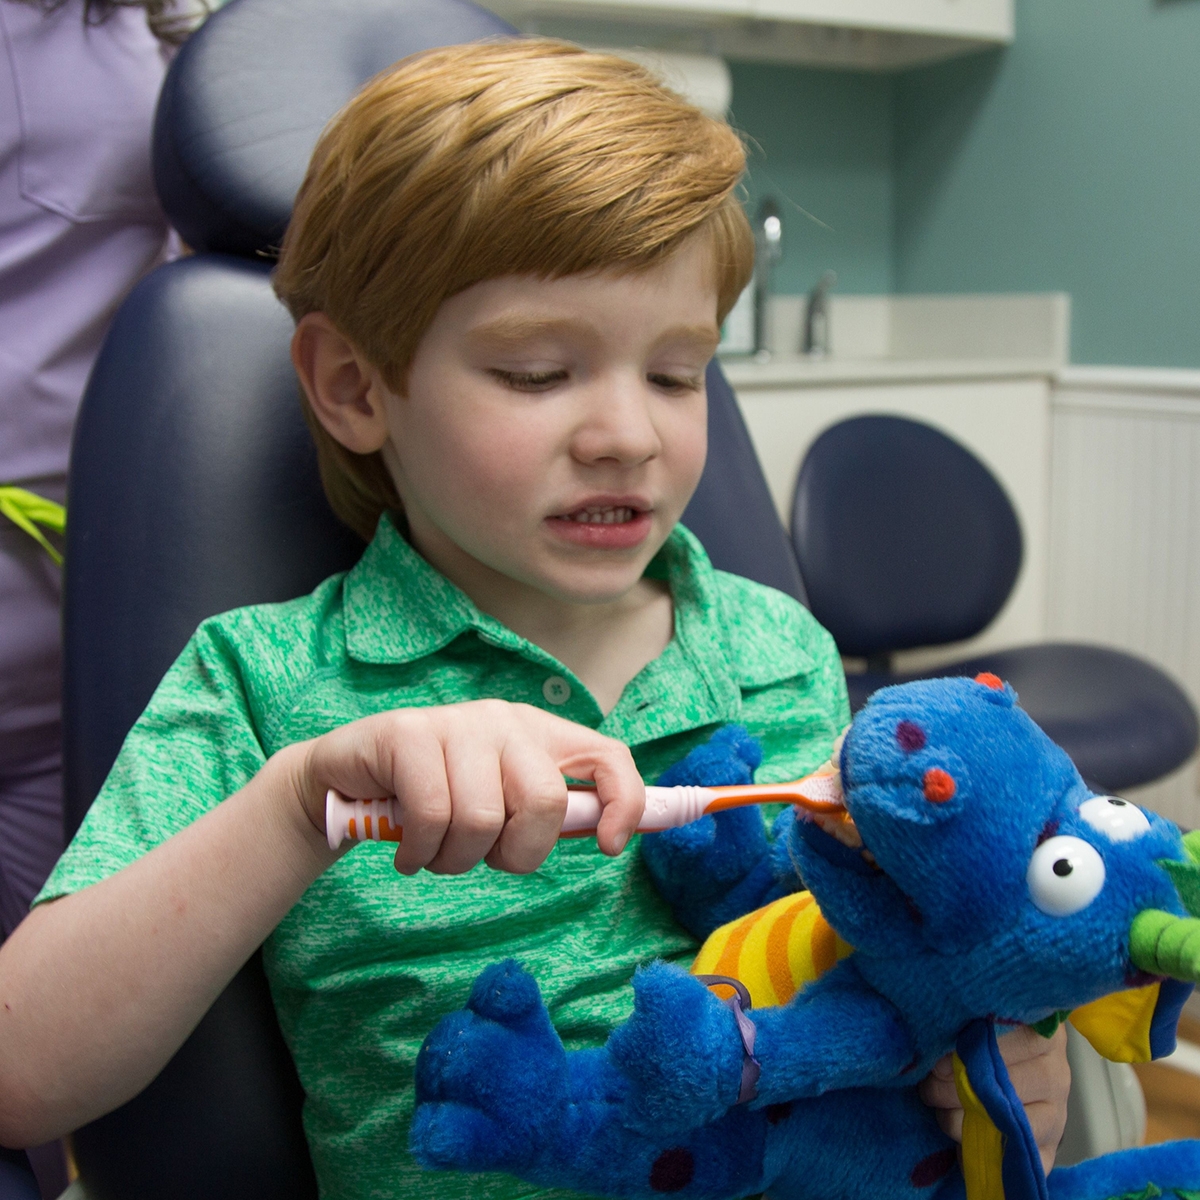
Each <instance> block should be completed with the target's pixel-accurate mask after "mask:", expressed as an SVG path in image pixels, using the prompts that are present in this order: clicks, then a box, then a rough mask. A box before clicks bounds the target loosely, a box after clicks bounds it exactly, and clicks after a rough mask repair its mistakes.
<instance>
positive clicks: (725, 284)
mask: <svg viewBox="0 0 1200 1200" xmlns="http://www.w3.org/2000/svg"><path fill="white" fill-rule="evenodd" d="M743 165H744V163H743V155H742V150H741V146H740V144H739V143H738V140H737V138H736V137H735V136H734V135H733V134H732V133H731V132H730V131H729V130H728V129H727V128H726V127H725V126H724V125H722V124H720V123H719V122H715V121H712V120H710V119H709V118H706V117H704V116H703V115H702V114H701V113H699V112H698V111H697V110H695V109H694V108H691V107H690V106H689V105H687V104H685V103H684V102H683V101H681V100H680V99H679V98H678V97H676V96H674V95H673V94H672V93H670V92H668V91H666V90H665V89H664V88H662V87H660V86H659V85H658V84H656V83H655V82H654V81H653V80H652V79H651V78H650V77H649V76H648V75H646V74H645V73H644V72H643V71H642V70H641V69H640V68H638V67H635V66H632V65H631V64H629V63H626V62H624V61H622V60H619V59H615V58H611V57H607V56H602V55H593V54H587V53H584V52H582V51H579V50H576V49H573V48H571V47H567V46H564V45H559V44H556V43H549V42H539V41H523V42H512V43H501V44H495V45H477V46H468V47H455V48H450V49H446V50H438V51H432V52H429V53H427V54H424V55H421V56H417V57H415V58H413V59H409V60H406V61H405V62H403V63H401V64H399V65H398V66H397V67H396V68H393V69H392V70H391V71H389V72H386V73H385V74H384V75H382V76H380V77H379V78H377V79H376V80H375V81H373V82H372V83H371V84H369V85H368V86H367V87H366V89H364V91H363V92H362V93H361V94H360V95H359V96H358V97H357V98H356V99H355V100H353V101H352V102H351V103H350V105H348V106H347V108H346V109H345V110H344V111H343V112H342V113H341V114H340V115H339V116H338V117H337V118H335V120H334V121H333V123H332V124H331V126H330V128H329V129H328V130H327V132H326V134H325V135H324V137H323V138H322V141H321V143H320V145H319V146H318V149H317V152H316V154H315V156H314V161H313V164H312V167H311V168H310V171H309V174H308V178H307V179H306V181H305V184H304V187H303V189H302V191H301V194H300V197H299V199H298V202H297V206H296V211H295V215H294V217H293V220H292V223H291V226H290V228H289V231H288V235H287V238H286V241H285V244H284V247H283V252H282V255H281V259H280V264H279V268H278V272H277V275H276V286H277V290H278V291H279V293H280V295H281V296H282V297H283V299H284V300H285V302H286V303H287V304H288V306H289V307H290V309H291V310H292V312H293V314H294V315H295V317H296V319H297V328H296V336H295V340H294V343H293V351H294V353H293V358H294V361H295V364H296V368H297V371H298V373H299V376H300V379H301V382H302V384H303V388H304V393H305V396H306V400H307V407H306V412H307V413H308V416H309V420H310V423H311V424H312V428H313V432H314V435H315V436H316V438H317V443H318V447H319V450H320V456H321V468H322V478H323V480H324V482H325V486H326V489H327V491H328V493H329V496H330V499H331V501H332V502H333V504H334V506H335V508H336V509H337V511H338V512H339V513H340V514H341V515H342V517H343V518H344V519H345V520H346V521H347V522H348V523H349V524H351V525H352V526H353V527H354V528H356V529H358V530H359V531H360V532H362V533H363V535H364V537H373V540H372V542H371V545H370V547H369V548H368V550H367V551H366V554H365V555H364V557H363V559H362V561H361V562H360V563H359V564H358V566H356V567H355V568H354V569H353V570H352V571H350V572H349V573H347V574H346V575H344V576H337V577H334V578H333V579H330V580H328V581H327V582H326V583H324V584H322V585H321V587H319V588H318V589H317V590H316V592H314V593H313V595H312V596H309V597H305V598H303V599H301V600H297V601H293V602H291V603H289V604H282V605H268V606H262V607H258V608H252V609H243V610H239V611H236V612H233V613H227V614H225V615H223V616H221V617H217V618H214V619H212V620H210V621H207V622H205V623H204V625H202V626H201V628H200V630H199V631H198V632H197V634H196V635H195V637H194V638H193V639H192V641H191V643H190V644H189V645H188V647H187V648H186V649H185V651H184V652H183V654H182V655H181V656H180V659H179V661H178V662H177V663H176V664H175V666H174V667H173V668H172V669H171V671H170V672H169V673H168V675H167V677H166V678H165V679H164V681H163V683H162V685H161V686H160V688H159V690H158V691H157V693H156V694H155V697H154V699H153V700H152V701H151V704H150V706H149V708H148V709H147V711H146V713H145V714H144V715H143V717H142V718H141V720H140V721H139V722H138V724H137V726H136V727H135V729H134V730H133V731H132V733H131V734H130V736H129V738H128V740H127V742H126V744H125V747H124V748H123V750H122V752H121V756H120V758H119V759H118V761H117V764H116V766H115V767H114V769H113V772H112V774H111V776H110V777H109V780H108V782H107V783H106V785H105V787H104V789H103V791H102V793H101V795H100V797H99V798H98V799H97V801H96V803H95V805H94V806H93V808H92V811H91V813H90V814H89V817H88V819H87V821H86V822H85V824H84V826H83V828H82V829H81V830H80V832H79V834H78V836H77V837H76V839H75V841H74V842H73V843H72V846H71V847H70V848H69V849H68V851H67V853H66V854H65V855H64V857H63V859H62V860H61V862H60V864H59V866H58V867H57V869H56V871H55V873H54V875H53V876H52V878H51V880H50V881H49V883H48V884H47V887H46V889H45V891H44V892H43V893H42V896H41V897H40V904H39V906H38V907H37V908H35V910H34V911H33V912H32V914H31V915H30V916H29V918H28V919H27V920H26V921H25V922H24V924H23V925H22V926H21V927H20V928H19V929H18V931H17V933H16V934H15V935H14V936H13V938H11V939H10V941H9V943H8V944H7V945H5V947H4V948H3V951H2V952H0V999H2V1000H3V1002H4V1003H3V1007H2V1008H0V1141H14V1142H20V1143H23V1144H25V1143H29V1142H38V1141H44V1140H46V1139H47V1138H49V1137H53V1136H56V1135H58V1134H60V1133H62V1132H63V1131H65V1130H69V1129H71V1128H74V1127H75V1126H77V1125H78V1124H80V1123H82V1122H84V1121H87V1120H89V1119H91V1118H93V1117H95V1116H97V1115H99V1114H100V1113H102V1112H104V1111H106V1110H108V1109H110V1108H112V1107H113V1106H115V1105H117V1104H119V1103H120V1102H122V1101H123V1100H125V1099H126V1098H128V1097H129V1096H131V1095H133V1094H134V1093H136V1092H137V1091H138V1090H139V1089H140V1088H141V1087H143V1086H144V1085H145V1083H146V1082H148V1080H149V1079H150V1078H152V1077H153V1075H154V1074H155V1073H156V1072H157V1071H158V1070H159V1069H160V1067H161V1066H162V1064H163V1063H164V1062H165V1061H166V1060H167V1058H168V1057H169V1056H170V1055H171V1054H172V1053H173V1052H174V1050H175V1049H176V1048H177V1047H178V1045H179V1044H180V1042H181V1041H182V1040H183V1039H184V1038H185V1037H186V1036H187V1034H188V1032H189V1031H190V1029H191V1028H192V1027H193V1026H194V1025H195V1023H196V1021H197V1020H198V1019H199V1017H200V1016H201V1015H202V1014H203V1012H204V1011H205V1010H206V1008H207V1007H208V1005H209V1004H210V1003H211V1002H212V1000H213V999H214V998H215V996H216V995H217V994H218V993H219V992H220V990H221V989H222V987H224V985H225V983H226V982H227V981H228V980H229V979H230V977H231V976H232V975H233V974H234V972H235V971H236V970H237V969H238V967H239V966H240V964H241V963H242V962H244V961H245V959H246V958H247V956H248V955H249V954H250V953H252V951H253V950H254V948H255V947H256V946H257V945H258V944H259V943H260V942H262V941H263V940H264V939H266V947H265V961H266V966H267V971H268V974H269V977H270V980H271V986H272V991H273V995H274V998H275V1003H276V1006H277V1009H278V1012H279V1017H280V1022H281V1024H282V1027H283V1030H284V1034H285V1036H286V1038H287V1040H288V1043H289V1045H290V1047H291V1050H292V1053H293V1055H294V1057H295V1060H296V1063H297V1067H298V1069H299V1072H300V1076H301V1079H302V1082H303V1084H304V1087H305V1091H306V1093H307V1104H306V1111H305V1121H306V1128H307V1132H308V1136H309V1141H310V1145H311V1148H312V1153H313V1159H314V1162H315V1165H316V1168H317V1174H318V1177H319V1180H320V1183H321V1189H322V1194H323V1195H324V1196H327V1197H347V1198H349V1197H366V1196H373V1195H375V1196H379V1195H408V1194H415V1192H416V1190H417V1189H418V1188H420V1189H435V1190H436V1194H438V1195H443V1196H464V1197H465V1196H467V1195H470V1196H480V1195H485V1196H502V1195H503V1196H509V1195H517V1194H527V1189H524V1188H522V1187H521V1186H520V1185H517V1184H515V1183H514V1182H512V1181H506V1180H504V1179H502V1178H491V1177H488V1178H486V1179H483V1180H479V1179H470V1178H467V1177H458V1178H455V1177H437V1178H436V1179H435V1178H432V1177H428V1176H420V1175H419V1174H418V1172H417V1170H416V1168H415V1166H414V1164H413V1163H412V1161H411V1159H410V1158H409V1157H408V1154H407V1151H406V1149H405V1145H406V1125H407V1120H408V1117H409V1115H410V1112H411V1078H412V1065H413V1061H414V1058H415V1055H416V1051H417V1048H418V1046H419V1045H420V1042H421V1039H422V1038H423V1036H424V1035H425V1034H426V1033H427V1032H428V1031H429V1030H430V1029H431V1028H432V1027H433V1025H434V1024H435V1023H436V1021H437V1019H438V1018H439V1017H440V1016H441V1015H442V1014H444V1013H446V1012H448V1011H450V1010H452V1009H454V1008H457V1007H460V1006H461V1005H462V1003H463V1001H464V999H465V997H466V995H467V991H468V988H469V986H470V982H471V980H472V979H473V978H474V976H475V975H476V974H477V973H478V972H479V971H480V970H481V969H482V968H483V967H484V966H486V965H487V964H489V963H491V962H494V961H496V960H497V959H499V958H503V957H505V956H508V955H512V956H515V957H517V958H520V959H522V960H523V961H524V962H525V963H526V964H527V965H528V966H529V967H530V969H531V970H532V971H533V972H534V974H535V975H536V976H537V977H538V979H539V981H540V982H541V983H542V985H543V988H544V992H545V995H546V997H547V1000H548V1003H549V1004H550V1006H551V1009H552V1011H553V1012H554V1016H555V1021H556V1024H557V1025H558V1027H559V1029H560V1030H561V1031H562V1033H563V1035H564V1037H565V1038H566V1039H567V1041H568V1043H569V1044H572V1045H583V1044H596V1043H598V1042H600V1041H601V1040H602V1039H603V1038H604V1037H605V1035H606V1034H607V1032H608V1030H609V1029H610V1028H611V1027H612V1025H613V1024H614V1023H615V1022H616V1021H618V1020H619V1019H621V1018H622V1017H624V1016H625V1015H626V1014H627V1011H628V999H627V996H628V992H627V989H626V984H627V981H628V979H629V977H630V975H631V973H632V971H633V969H634V967H635V966H636V965H637V964H638V963H641V962H644V961H646V960H648V959H650V958H653V957H655V956H662V957H667V958H678V957H683V956H687V955H688V954H689V952H690V951H691V950H692V948H693V945H692V943H691V942H690V941H689V939H688V938H687V937H686V936H685V935H684V934H683V933H682V931H681V930H680V929H679V928H678V927H677V926H676V925H675V924H674V922H673V921H672V920H671V918H670V915H669V913H668V912H667V910H666V908H665V906H664V905H663V904H662V903H661V901H660V900H659V899H658V898H657V897H656V896H655V895H654V894H653V892H652V890H651V888H650V886H649V883H648V881H647V878H646V876H645V873H644V869H643V868H642V866H641V865H640V861H639V859H638V857H637V856H636V855H633V854H629V853H625V854H622V853H621V851H622V849H623V847H624V846H625V844H626V842H627V841H628V838H629V836H630V834H631V832H632V831H633V829H634V828H635V827H636V824H637V821H638V818H639V816H640V812H641V805H642V802H643V799H644V796H643V793H642V785H641V780H640V778H639V774H640V776H641V777H650V778H653V777H655V776H656V775H658V774H659V773H660V772H661V771H662V770H663V769H664V768H665V767H666V766H667V765H669V764H670V763H672V762H674V761H676V760H678V759H679V758H680V757H682V756H683V755H684V754H685V753H686V752H687V751H688V750H689V749H691V748H692V747H693V746H695V745H696V744H698V743H699V742H700V741H702V740H704V739H705V738H706V737H708V736H709V734H711V732H712V731H713V730H714V729H715V728H717V727H719V726H721V725H722V724H725V723H727V722H729V721H740V722H742V723H743V724H745V725H747V726H748V727H749V729H750V730H751V732H752V733H754V734H755V736H757V737H758V738H760V739H761V741H762V742H763V746H764V750H765V760H764V765H763V767H762V769H761V771H760V778H763V779H775V780H779V779H785V778H794V777H795V776H797V775H798V774H800V773H802V772H804V771H806V770H808V769H811V768H812V767H815V766H816V765H817V764H818V763H819V762H821V761H822V759H823V758H824V757H825V756H826V755H827V754H828V752H829V747H830V743H831V741H832V739H833V737H834V735H835V734H836V733H837V732H838V730H839V729H840V728H841V727H842V726H843V725H844V723H845V721H846V720H847V707H846V698H845V690H844V682H843V679H842V674H841V667H840V663H839V661H838V658H837V654H836V650H835V648H834V646H833V644H832V642H831V640H830V638H829V637H828V635H827V634H825V633H824V632H823V631H822V630H821V629H820V628H819V627H817V626H816V624H815V623H814V622H813V620H812V618H811V617H810V616H809V615H808V614H807V613H806V612H805V611H804V609H802V608H801V607H800V606H799V605H798V604H795V603H794V602H793V601H792V600H790V599H788V598H786V597H784V596H782V595H780V594H779V593H776V592H773V591H771V590H770V589H767V588H763V587H760V586H757V585H755V584H752V583H749V582H747V581H745V580H741V579H737V578H735V577H733V576H728V575H723V574H721V573H719V572H715V571H713V569H712V568H711V566H710V565H709V563H708V561H707V559H706V558H705V556H704V553H703V551H702V549H701V548H700V546H699V544H698V543H697V542H696V541H695V540H694V539H693V538H692V537H691V536H690V535H689V534H688V533H687V532H686V531H684V530H683V529H681V528H679V527H678V526H677V524H676V523H677V521H678V518H679V516H680V514H681V513H682V511H683V509H684V506H685V505H686V503H687V500H688V498H689V497H690V495H691V493H692V490H693V489H694V487H695V485H696V482H697V480H698V479H699V476H700V472H701V469H702V467H703V463H704V455H705V397H704V382H703V381H704V368H705V365H706V363H707V362H708V359H709V358H710V357H711V355H712V353H713V350H714V348H715V346H716V343H717V337H718V328H719V323H720V321H721V319H722V318H723V317H724V315H725V313H726V312H728V310H729V308H730V307H731V305H732V304H733V301H734V299H735V297H736V296H737V295H738V293H739V291H740V290H741V288H742V287H743V286H744V284H745V283H746V280H747V278H748V276H749V273H750V269H751V259H752V242H751V237H750V233H749V230H748V227H747V224H746V221H745V218H744V216H743V214H742V212H741V208H740V206H739V204H738V202H737V199H736V197H735V195H734V188H735V186H736V184H737V181H738V179H739V177H740V174H741V172H742V169H743ZM627 747H628V748H627ZM564 776H572V777H580V778H586V779H594V780H595V781H596V784H597V786H598V789H599V794H600V798H601V800H602V802H603V803H604V805H605V808H604V815H603V818H602V820H601V825H600V831H599V835H598V838H597V841H596V842H592V841H570V842H564V843H558V842H557V841H556V838H557V834H558V830H559V826H560V824H561V820H562V815H563V811H564V806H565V784H564ZM329 787H336V788H339V789H340V790H341V791H342V792H344V793H346V794H347V795H350V796H355V797H369V796H377V795H384V794H394V795H396V796H398V797H399V800H400V803H401V806H402V812H403V824H404V840H403V842H402V843H401V844H400V846H399V848H398V849H397V850H396V853H395V866H396V868H397V870H396V871H393V870H392V869H391V867H390V864H389V863H388V861H387V859H386V858H385V857H384V856H385V855H386V854H390V851H389V850H386V849H385V848H384V847H383V846H382V845H379V844H368V845H365V846H362V847H358V848H356V849H354V850H353V851H351V852H349V853H345V852H343V853H333V852H331V851H329V849H328V848H327V846H326V844H325V836H324V829H323V803H324V796H325V792H326V789H327V788H329ZM481 863H486V864H487V865H488V866H490V867H493V868H497V870H495V871H487V870H485V869H484V868H483V867H482V866H481V865H480V864H481ZM421 868H425V870H424V871H421ZM397 872H399V873H397ZM1032 1070H1033V1076H1031V1078H1032V1077H1036V1078H1035V1079H1034V1083H1035V1085H1036V1086H1034V1088H1033V1090H1034V1091H1036V1090H1037V1089H1038V1088H1042V1090H1043V1091H1044V1090H1045V1088H1044V1086H1043V1085H1044V1084H1045V1080H1046V1079H1047V1078H1050V1077H1051V1076H1053V1077H1055V1078H1058V1077H1060V1076H1061V1071H1060V1072H1058V1074H1057V1075H1056V1074H1055V1070H1050V1069H1048V1068H1046V1067H1045V1066H1044V1065H1042V1064H1040V1062H1039V1063H1036V1064H1035V1066H1034V1068H1032ZM1017 1079H1018V1086H1021V1077H1020V1072H1018V1073H1017ZM1033 1098H1034V1099H1037V1100H1040V1099H1042V1097H1041V1096H1040V1095H1038V1096H1034V1097H1033Z"/></svg>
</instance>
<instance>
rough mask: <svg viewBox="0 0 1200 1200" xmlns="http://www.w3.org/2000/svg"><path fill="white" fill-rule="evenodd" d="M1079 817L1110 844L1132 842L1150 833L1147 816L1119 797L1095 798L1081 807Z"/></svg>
mask: <svg viewBox="0 0 1200 1200" xmlns="http://www.w3.org/2000/svg"><path fill="white" fill-rule="evenodd" d="M1079 815H1080V816H1081V817H1082V818H1083V819H1084V820H1085V821H1086V822H1087V823H1088V824H1089V825H1090V826H1091V827H1092V828H1093V829H1094V830H1095V831H1096V832H1097V833H1102V834H1104V836H1105V837H1106V838H1108V840H1109V841H1110V842H1131V841H1133V839H1134V838H1137V837H1141V836H1142V834H1143V833H1149V832H1150V822H1149V821H1148V820H1147V819H1146V814H1145V813H1144V812H1142V810H1141V809H1140V808H1138V806H1137V805H1136V804H1130V803H1129V801H1128V800H1122V799H1121V798H1120V797H1119V796H1093V797H1092V798H1091V799H1090V800H1085V801H1084V802H1083V803H1082V804H1081V805H1080V806H1079Z"/></svg>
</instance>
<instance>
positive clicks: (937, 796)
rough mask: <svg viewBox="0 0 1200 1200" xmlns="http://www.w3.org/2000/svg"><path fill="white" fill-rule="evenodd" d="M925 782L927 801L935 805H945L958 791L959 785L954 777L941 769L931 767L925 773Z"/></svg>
mask: <svg viewBox="0 0 1200 1200" xmlns="http://www.w3.org/2000/svg"><path fill="white" fill-rule="evenodd" d="M923 782H924V785H925V799H926V800H930V801H932V802H933V803H934V804H945V803H946V801H947V800H949V799H950V798H951V797H952V796H953V795H954V793H955V792H956V791H958V784H957V783H955V782H954V776H953V775H951V774H949V773H948V772H946V771H943V770H942V768H941V767H930V768H929V770H928V771H926V772H925V778H924V780H923Z"/></svg>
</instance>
